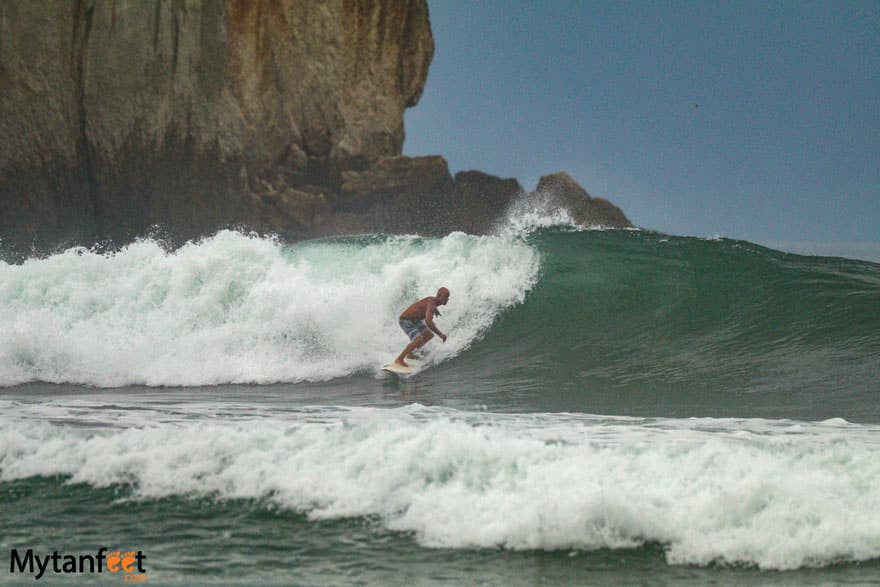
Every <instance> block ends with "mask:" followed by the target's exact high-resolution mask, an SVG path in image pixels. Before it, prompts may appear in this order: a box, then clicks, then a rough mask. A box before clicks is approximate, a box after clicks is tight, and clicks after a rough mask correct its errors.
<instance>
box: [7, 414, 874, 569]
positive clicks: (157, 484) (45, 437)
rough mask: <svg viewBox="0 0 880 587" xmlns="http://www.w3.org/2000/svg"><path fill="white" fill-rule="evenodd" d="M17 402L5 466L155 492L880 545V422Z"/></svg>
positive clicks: (735, 544) (516, 537)
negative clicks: (206, 410) (197, 413)
mask: <svg viewBox="0 0 880 587" xmlns="http://www.w3.org/2000/svg"><path fill="white" fill-rule="evenodd" d="M3 407H4V411H3V413H4V416H3V417H2V418H0V480H3V481H10V480H14V479H21V478H27V477H31V476H36V475H44V476H46V475H58V474H61V475H69V476H70V481H69V482H74V483H88V484H91V485H94V486H107V485H113V484H128V485H130V486H131V487H132V490H133V492H134V495H135V498H136V499H150V498H158V497H165V496H206V495H207V496H211V495H212V496H215V497H217V498H220V499H224V498H254V499H263V500H268V501H269V502H271V503H274V504H276V505H279V506H281V507H285V508H290V509H293V510H297V511H301V512H304V513H306V514H307V515H308V516H309V517H310V518H311V519H328V518H344V517H352V516H355V517H356V516H376V517H378V518H379V519H381V520H382V522H383V523H384V525H385V526H386V527H387V528H389V529H392V530H399V531H406V532H411V533H413V535H414V537H415V539H416V540H417V541H418V542H419V543H420V544H422V545H424V546H429V547H445V548H481V547H487V548H491V547H504V548H509V549H549V550H552V549H595V548H603V547H608V548H627V547H634V546H638V545H640V544H643V543H645V542H657V543H661V544H664V545H666V547H667V558H668V561H669V562H670V563H672V564H697V565H705V564H711V563H720V564H747V565H754V566H757V567H760V568H762V569H778V570H785V569H795V568H800V567H804V566H823V565H828V564H833V563H838V562H842V561H864V560H869V559H876V558H878V557H880V489H878V488H880V435H878V432H880V430H878V429H877V427H871V426H863V425H856V424H847V423H842V422H836V421H829V422H824V423H820V424H811V423H798V422H790V421H781V422H774V421H768V420H736V421H734V420H642V419H635V418H598V417H589V416H576V415H568V414H558V415H557V414H534V415H499V414H491V413H485V412H479V413H467V412H456V411H454V410H448V409H438V408H424V407H421V406H417V405H414V406H409V407H406V408H399V409H395V410H381V409H368V408H312V409H303V410H302V411H300V412H288V413H285V414H284V415H280V416H279V415H278V414H272V413H270V412H259V411H258V412H254V411H252V410H251V409H249V410H248V411H247V414H248V416H247V418H246V419H245V418H244V413H245V412H242V414H239V415H236V414H234V413H232V412H234V410H232V412H227V413H226V414H224V415H219V416H218V415H217V414H214V415H212V416H211V417H210V418H204V417H203V418H200V419H197V420H195V421H194V420H193V419H192V414H187V413H186V410H185V409H184V410H183V411H181V412H180V413H179V414H178V415H177V417H170V418H169V417H168V414H167V413H166V414H165V415H163V416H161V417H160V416H159V415H158V412H155V413H154V412H151V411H150V410H140V411H138V415H137V416H136V418H139V421H138V422H137V423H136V424H135V423H134V422H133V421H124V420H120V418H119V413H118V412H119V408H118V407H117V408H114V409H108V408H100V407H92V408H90V411H91V414H92V419H91V423H92V424H93V425H90V426H82V425H77V426H72V425H68V424H66V423H65V418H64V414H65V413H70V414H73V413H75V412H77V410H83V409H85V408H86V407H87V406H84V405H78V404H75V405H42V406H33V405H19V404H14V403H13V402H7V403H6V405H4V406H3ZM162 409H163V410H166V409H168V407H167V406H166V407H163V408H162ZM200 410H201V408H200ZM47 418H51V421H52V422H53V423H51V424H50V423H48V422H49V421H48V420H47ZM76 420H77V421H78V422H82V418H80V417H78V418H76Z"/></svg>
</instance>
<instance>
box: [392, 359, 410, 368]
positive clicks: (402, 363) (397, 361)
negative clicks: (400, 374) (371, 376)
mask: <svg viewBox="0 0 880 587" xmlns="http://www.w3.org/2000/svg"><path fill="white" fill-rule="evenodd" d="M394 364H395V365H397V366H399V367H409V365H407V364H406V361H404V360H403V359H394Z"/></svg>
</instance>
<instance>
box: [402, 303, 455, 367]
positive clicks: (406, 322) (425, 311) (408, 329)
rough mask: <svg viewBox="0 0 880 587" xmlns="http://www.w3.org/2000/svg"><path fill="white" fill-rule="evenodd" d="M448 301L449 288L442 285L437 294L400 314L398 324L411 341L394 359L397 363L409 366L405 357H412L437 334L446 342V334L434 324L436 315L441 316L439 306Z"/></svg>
mask: <svg viewBox="0 0 880 587" xmlns="http://www.w3.org/2000/svg"><path fill="white" fill-rule="evenodd" d="M448 301H449V290H448V289H446V288H445V287H441V288H440V289H438V290H437V295H435V296H428V297H427V298H422V299H420V300H419V301H417V302H416V303H414V304H412V305H411V306H410V307H409V308H407V309H406V310H404V311H403V312H402V313H401V314H400V319H399V320H398V324H400V327H401V328H402V329H403V331H404V332H405V333H406V335H407V336H408V337H409V340H410V343H409V344H408V345H406V348H405V349H403V352H402V353H400V356H398V357H397V358H396V359H395V360H394V363H395V364H397V365H400V366H402V367H407V366H408V365H407V364H406V361H405V359H412V358H413V357H412V352H413V351H414V350H416V349H417V348H419V347H420V346H422V345H423V344H425V343H426V342H428V341H429V340H431V339H432V338H434V335H435V334H436V335H437V336H439V337H440V340H442V341H443V342H446V335H445V334H443V333H442V332H440V329H439V328H437V326H436V325H435V324H434V316H440V311H439V310H438V309H437V306H445V305H446V302H448Z"/></svg>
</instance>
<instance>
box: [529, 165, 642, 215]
mask: <svg viewBox="0 0 880 587" xmlns="http://www.w3.org/2000/svg"><path fill="white" fill-rule="evenodd" d="M535 192H536V193H538V194H541V195H542V196H543V197H544V198H547V199H548V200H549V202H550V203H551V205H554V206H557V207H559V208H563V209H565V210H566V211H567V212H568V214H569V216H570V217H571V219H572V220H574V221H575V222H576V223H578V224H580V225H582V226H604V227H607V228H630V227H632V223H631V222H630V221H629V219H628V218H627V217H626V215H625V214H624V213H623V212H622V211H621V210H620V208H618V207H617V206H615V205H614V204H612V203H611V202H609V201H608V200H606V199H604V198H594V197H592V196H590V194H588V193H587V191H586V190H585V189H584V188H582V187H581V186H580V185H578V183H577V182H576V181H575V180H574V179H572V178H571V176H570V175H568V174H567V173H564V172H560V173H553V174H551V175H545V176H544V177H542V178H541V179H540V180H539V181H538V187H537V188H536V189H535Z"/></svg>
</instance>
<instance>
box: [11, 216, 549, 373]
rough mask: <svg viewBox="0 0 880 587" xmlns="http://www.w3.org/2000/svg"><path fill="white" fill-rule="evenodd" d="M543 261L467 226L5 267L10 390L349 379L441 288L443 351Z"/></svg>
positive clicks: (142, 245)
mask: <svg viewBox="0 0 880 587" xmlns="http://www.w3.org/2000/svg"><path fill="white" fill-rule="evenodd" d="M538 268H539V255H538V253H537V252H536V251H535V250H533V249H531V248H530V247H529V246H527V245H526V244H524V243H523V242H522V241H521V240H518V239H513V238H503V237H475V236H467V235H464V234H462V233H454V234H451V235H449V236H447V237H445V238H442V239H420V238H416V237H391V238H385V239H379V238H377V239H375V240H374V241H370V242H367V243H364V242H359V243H358V244H354V241H352V240H351V239H349V240H344V239H343V240H332V241H313V242H308V243H302V244H299V245H296V246H290V247H285V246H282V245H280V244H279V243H277V242H275V241H273V240H271V239H262V238H257V237H251V236H244V235H241V234H239V233H236V232H228V231H224V232H220V233H218V234H217V235H215V236H214V237H212V238H209V239H206V240H204V241H202V242H199V243H191V244H188V245H186V246H184V247H182V248H180V249H178V250H176V251H174V252H167V251H166V250H164V249H163V248H162V247H161V246H160V245H159V244H157V243H155V242H152V241H142V242H137V243H135V244H132V245H130V246H128V247H126V248H125V249H123V250H122V251H120V252H118V253H115V254H108V255H101V254H96V253H93V252H90V251H86V250H83V249H71V250H68V251H66V252H64V253H61V254H57V255H54V256H51V257H49V258H46V259H39V260H36V259H34V260H29V261H27V262H25V263H24V264H22V265H10V264H5V263H2V262H0V386H8V385H14V384H17V383H21V382H26V381H34V380H39V381H49V382H74V383H85V384H91V385H96V386H120V385H130V384H147V385H205V384H216V383H227V382H238V383H241V382H247V383H254V382H256V383H262V382H273V381H300V380H318V379H328V378H332V377H339V376H345V375H348V374H351V373H354V372H357V371H363V370H369V369H375V368H376V366H377V365H380V364H381V363H383V362H385V361H388V360H389V359H390V358H392V357H393V356H394V355H395V354H397V353H398V352H399V351H400V349H401V348H402V347H403V346H404V344H405V343H406V342H407V339H406V337H405V336H404V334H403V333H402V332H401V331H400V329H399V327H398V325H397V316H398V314H399V313H400V312H401V310H402V309H403V308H404V307H406V305H407V304H409V303H411V302H412V301H414V300H415V299H418V298H419V297H421V296H425V295H432V294H433V293H434V292H435V291H436V289H437V288H438V287H440V286H441V285H443V286H446V287H448V288H449V289H450V290H451V292H452V296H451V299H450V302H449V305H448V306H446V307H445V308H443V309H442V312H443V317H442V318H441V319H439V320H438V324H439V325H440V327H441V328H442V329H443V330H444V331H446V332H448V334H449V340H448V342H447V343H446V344H445V345H440V344H433V343H432V347H434V348H435V350H436V351H437V352H436V353H435V359H436V360H444V359H445V358H447V357H449V356H452V355H454V354H456V353H458V352H460V351H461V350H463V349H464V348H466V347H467V346H468V345H469V344H470V343H471V342H472V341H473V340H474V339H475V338H477V337H479V336H480V335H481V333H482V332H483V331H484V330H485V329H486V328H487V327H488V326H489V325H490V324H491V323H492V321H493V319H494V318H495V316H496V315H497V314H498V313H499V312H500V311H501V310H503V309H504V308H506V307H508V306H510V305H512V304H516V303H519V302H521V301H522V300H523V299H524V296H525V293H526V291H527V290H528V289H529V287H530V286H531V285H532V283H533V280H534V279H535V276H536V275H537V272H538Z"/></svg>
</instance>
